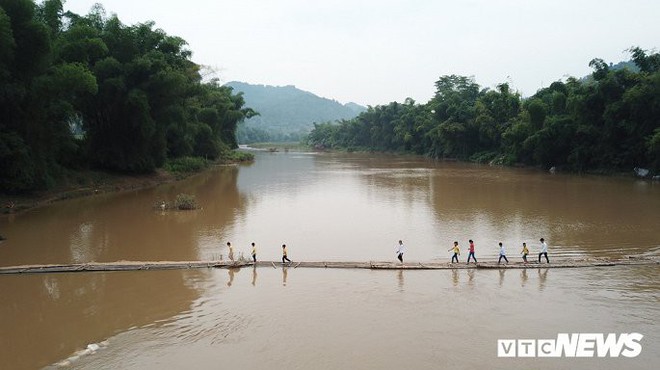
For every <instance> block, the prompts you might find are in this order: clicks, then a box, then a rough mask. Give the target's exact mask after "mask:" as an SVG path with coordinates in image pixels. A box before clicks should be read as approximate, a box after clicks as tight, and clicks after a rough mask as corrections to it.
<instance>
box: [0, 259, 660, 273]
mask: <svg viewBox="0 0 660 370" xmlns="http://www.w3.org/2000/svg"><path fill="white" fill-rule="evenodd" d="M659 264H660V257H642V256H629V257H627V258H621V259H609V258H583V259H563V260H559V259H557V260H553V262H552V263H549V264H548V263H541V264H539V263H536V262H530V263H522V262H512V263H508V264H498V263H496V262H480V263H477V264H474V263H471V264H469V265H467V264H465V263H455V264H453V263H448V262H406V263H398V262H387V261H384V262H383V261H380V262H374V261H368V262H336V261H327V262H324V261H316V262H315V261H301V262H297V261H293V262H291V263H286V264H282V263H281V262H279V261H277V262H275V261H258V262H256V263H255V262H252V261H152V262H141V261H118V262H89V263H75V264H51V265H23V266H6V267H0V275H6V274H37V273H56V272H93V271H140V270H141V271H145V270H175V269H179V270H183V269H202V268H241V267H248V266H253V267H272V268H279V267H288V268H299V267H301V268H342V269H373V270H376V269H381V270H453V269H525V268H585V267H604V266H642V265H656V266H657V265H659Z"/></svg>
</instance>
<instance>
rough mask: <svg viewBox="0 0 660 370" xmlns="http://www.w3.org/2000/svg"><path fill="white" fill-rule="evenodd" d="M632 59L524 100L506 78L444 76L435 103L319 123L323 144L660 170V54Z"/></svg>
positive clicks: (316, 141)
mask: <svg viewBox="0 0 660 370" xmlns="http://www.w3.org/2000/svg"><path fill="white" fill-rule="evenodd" d="M629 52H630V54H631V57H632V62H633V63H628V67H626V68H612V66H611V65H608V64H607V63H605V62H604V61H603V60H601V59H594V60H592V61H591V62H590V64H589V65H590V66H591V67H592V68H593V73H592V75H591V76H588V77H586V78H583V79H576V78H568V79H567V80H566V81H565V82H562V81H557V82H554V83H552V84H551V85H550V86H549V87H546V88H542V89H540V90H538V92H537V93H536V94H535V95H533V96H531V97H529V98H525V99H523V98H522V97H521V95H520V94H519V93H518V92H515V91H512V90H511V88H510V86H509V85H508V84H506V83H503V84H500V85H498V86H497V88H496V89H494V90H493V89H482V88H481V87H480V86H479V85H477V84H476V83H475V82H474V79H473V78H470V77H464V76H456V75H451V76H442V77H440V79H439V80H438V81H437V82H436V83H435V86H436V92H435V96H434V97H433V98H432V99H431V100H430V101H429V102H428V103H426V104H417V103H415V101H413V100H412V99H407V100H406V101H405V102H404V103H397V102H393V103H390V104H388V105H383V106H376V107H369V109H368V111H366V112H364V113H362V114H360V115H359V116H358V117H356V118H355V119H351V120H343V121H338V122H337V123H322V124H316V125H315V127H314V129H313V131H312V132H311V133H310V135H309V136H308V139H307V141H308V143H309V144H310V145H312V146H315V147H319V148H341V149H348V150H373V151H394V152H409V153H416V154H423V155H428V156H430V157H434V158H456V159H462V160H472V161H477V162H490V163H501V164H507V165H514V164H523V165H531V166H541V167H545V168H550V167H556V168H561V169H565V170H568V171H576V172H583V171H588V172H616V171H630V170H632V169H633V168H634V167H648V168H651V169H652V170H655V171H656V172H657V171H658V170H660V54H657V53H648V52H647V51H645V50H642V49H640V48H638V47H633V48H631V49H630V50H629Z"/></svg>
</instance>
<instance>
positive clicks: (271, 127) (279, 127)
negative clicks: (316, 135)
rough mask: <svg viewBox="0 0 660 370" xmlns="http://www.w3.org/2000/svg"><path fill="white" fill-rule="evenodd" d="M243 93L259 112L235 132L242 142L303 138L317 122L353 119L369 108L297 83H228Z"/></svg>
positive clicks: (252, 106)
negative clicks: (319, 93)
mask: <svg viewBox="0 0 660 370" xmlns="http://www.w3.org/2000/svg"><path fill="white" fill-rule="evenodd" d="M226 85H227V86H230V87H232V88H233V89H234V91H236V92H241V93H243V98H244V99H245V103H246V104H247V105H249V106H250V107H251V108H253V109H255V110H257V111H258V112H259V115H258V116H255V117H252V118H250V119H246V120H245V122H243V123H241V124H240V125H239V126H238V131H237V133H236V136H237V137H238V142H239V143H242V144H250V143H258V142H261V143H263V142H282V141H296V142H297V141H300V139H301V138H303V137H305V136H306V135H307V134H308V133H309V132H310V131H311V130H312V128H314V125H313V124H314V122H319V123H320V122H334V121H336V120H341V119H351V118H354V117H356V116H357V115H358V114H359V113H361V112H364V111H365V110H366V108H365V107H363V106H361V105H358V104H355V103H348V104H341V103H339V102H337V101H335V100H330V99H326V98H322V97H319V96H316V95H314V94H312V93H311V92H308V91H304V90H300V89H298V88H296V87H295V86H265V85H252V84H248V83H244V82H236V81H234V82H228V83H227V84H226Z"/></svg>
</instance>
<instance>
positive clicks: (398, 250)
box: [396, 240, 406, 263]
mask: <svg viewBox="0 0 660 370" xmlns="http://www.w3.org/2000/svg"><path fill="white" fill-rule="evenodd" d="M405 252H406V247H405V246H404V245H403V240H399V245H397V246H396V258H398V259H399V261H401V263H403V254H404V253H405Z"/></svg>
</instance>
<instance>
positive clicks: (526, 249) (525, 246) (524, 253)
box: [520, 243, 529, 263]
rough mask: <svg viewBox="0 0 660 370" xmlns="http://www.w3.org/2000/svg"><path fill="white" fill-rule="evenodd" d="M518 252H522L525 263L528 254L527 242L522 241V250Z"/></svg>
mask: <svg viewBox="0 0 660 370" xmlns="http://www.w3.org/2000/svg"><path fill="white" fill-rule="evenodd" d="M520 254H522V259H523V261H524V262H525V263H527V255H528V254H529V249H528V248H527V243H523V247H522V251H520Z"/></svg>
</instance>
